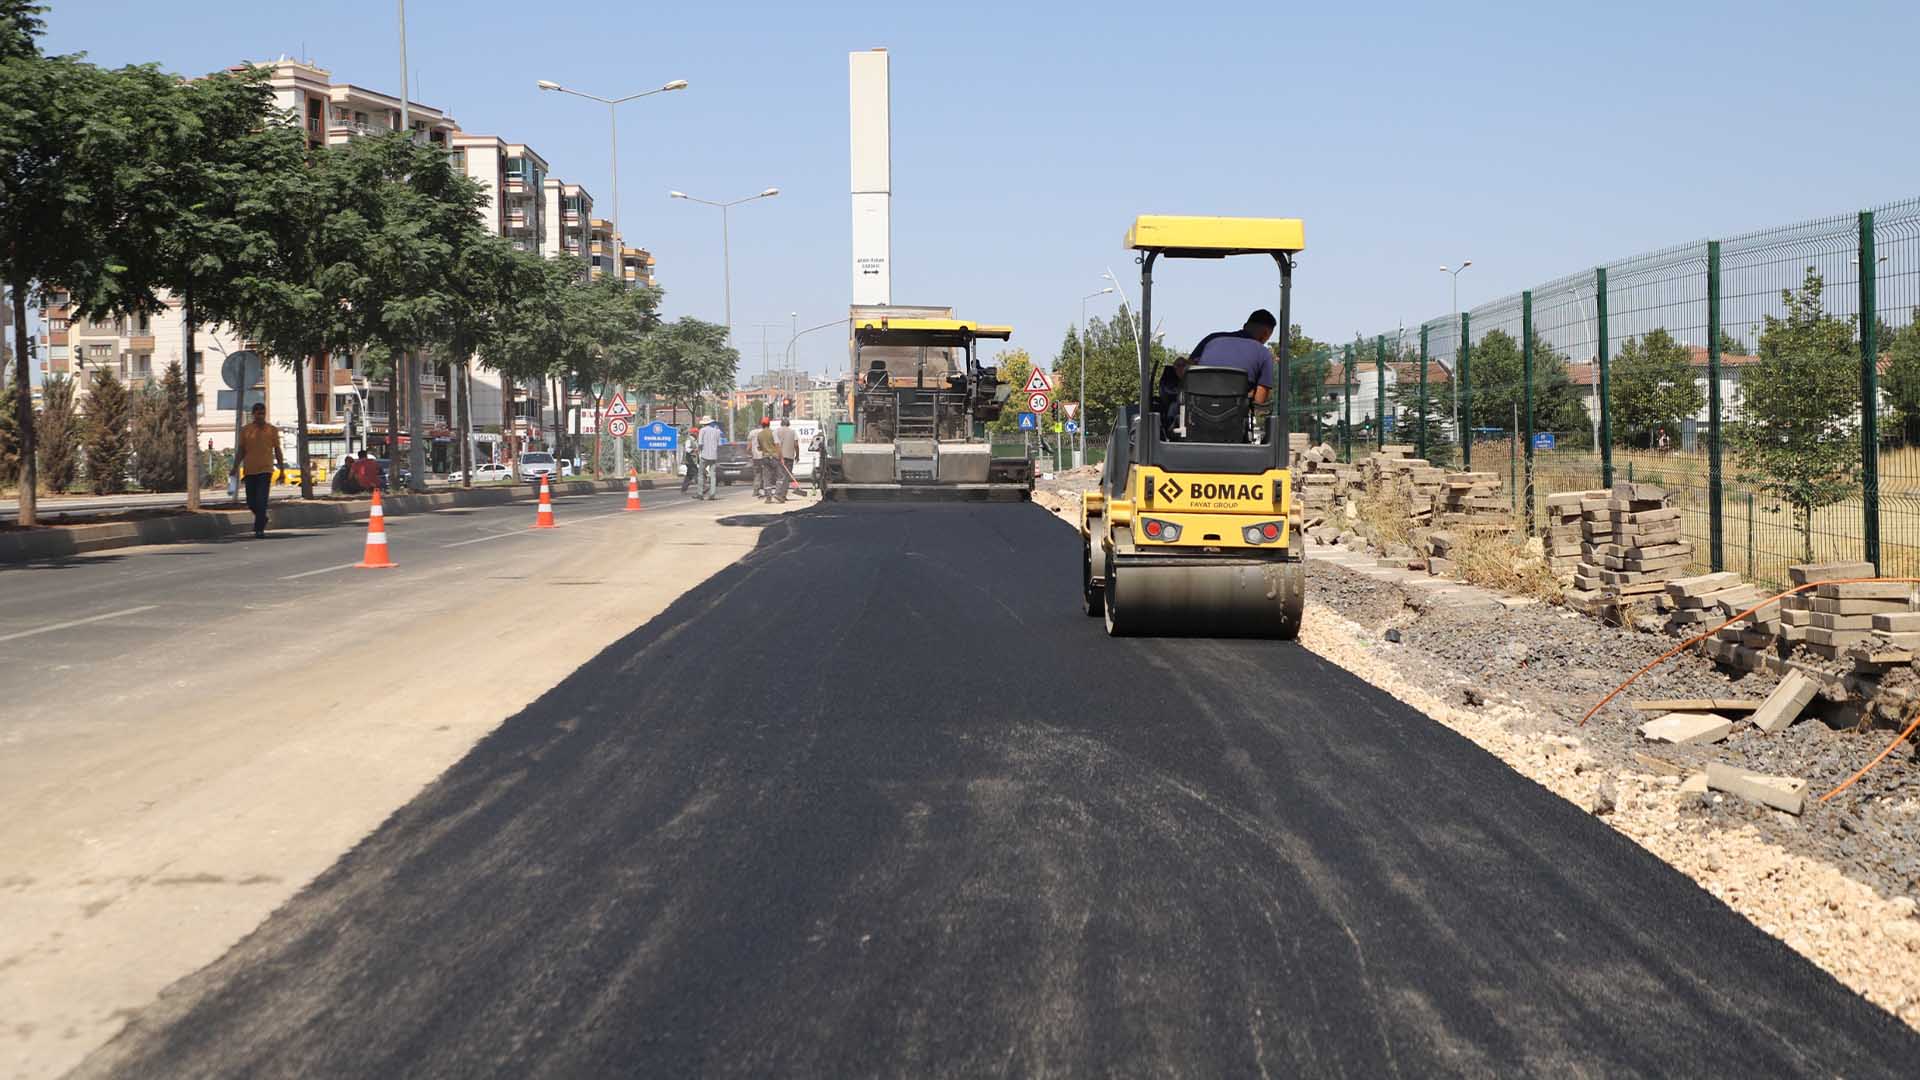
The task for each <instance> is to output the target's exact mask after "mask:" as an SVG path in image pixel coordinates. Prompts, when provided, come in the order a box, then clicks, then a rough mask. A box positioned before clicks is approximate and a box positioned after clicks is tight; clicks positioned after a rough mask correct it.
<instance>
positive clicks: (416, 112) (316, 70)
mask: <svg viewBox="0 0 1920 1080" xmlns="http://www.w3.org/2000/svg"><path fill="white" fill-rule="evenodd" d="M255 66H258V67H264V68H267V69H269V70H270V71H271V72H272V74H271V75H270V76H269V77H268V80H267V81H268V83H269V85H271V86H272V87H273V97H274V100H275V101H276V102H277V103H279V105H280V107H281V108H283V109H285V110H287V112H288V113H289V114H290V115H292V116H293V117H294V119H295V120H296V121H297V122H298V123H299V124H300V126H301V127H302V128H303V129H304V130H305V131H306V133H307V142H308V144H309V145H312V146H338V145H340V144H342V143H345V142H348V141H350V140H352V139H354V138H356V137H358V136H361V135H384V134H387V133H388V132H393V131H398V130H400V99H399V98H397V97H394V96H392V95H390V94H383V93H380V92H379V91H377V90H368V89H367V88H365V87H363V86H355V85H353V84H352V83H336V82H334V81H333V73H332V72H330V71H328V70H327V69H326V68H323V67H319V66H317V65H315V64H313V63H311V62H309V61H300V60H290V59H288V58H287V57H284V56H282V57H281V58H280V59H278V60H270V61H266V62H264V63H261V64H258V65H255ZM407 125H408V126H409V127H410V128H412V129H413V137H414V141H416V142H422V143H429V144H432V145H435V146H445V145H447V144H448V142H449V140H450V139H451V138H452V137H453V134H454V132H456V131H458V130H459V129H460V125H459V124H457V123H455V122H454V120H453V117H451V116H448V115H447V114H446V113H445V112H444V111H443V110H440V109H437V108H434V107H433V106H431V105H422V104H419V103H418V102H414V101H409V102H407Z"/></svg>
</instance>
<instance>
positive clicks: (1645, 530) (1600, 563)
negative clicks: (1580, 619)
mask: <svg viewBox="0 0 1920 1080" xmlns="http://www.w3.org/2000/svg"><path fill="white" fill-rule="evenodd" d="M1568 494H1577V495H1578V496H1580V507H1581V522H1580V524H1581V539H1582V543H1581V553H1582V556H1583V558H1582V560H1581V562H1580V563H1579V564H1578V565H1577V566H1576V567H1575V568H1574V578H1573V589H1572V590H1571V591H1569V592H1568V593H1567V594H1566V595H1567V606H1568V607H1571V608H1573V609H1574V610H1576V611H1580V612H1583V613H1585V614H1588V615H1592V616H1595V617H1597V618H1600V619H1604V620H1606V621H1608V622H1612V623H1615V624H1618V625H1626V624H1627V623H1628V622H1629V621H1630V620H1631V617H1632V616H1633V615H1634V614H1635V613H1638V612H1641V611H1645V612H1647V613H1651V612H1654V611H1665V610H1668V609H1670V608H1672V607H1674V606H1675V605H1674V601H1673V598H1672V597H1670V596H1669V595H1668V593H1667V582H1668V581H1669V580H1670V579H1673V578H1676V577H1679V576H1681V575H1682V573H1683V571H1684V570H1685V569H1686V567H1687V566H1688V564H1690V563H1691V562H1692V561H1693V545H1692V544H1690V543H1689V542H1688V541H1687V540H1686V538H1685V536H1684V535H1683V534H1682V532H1681V528H1680V511H1679V510H1678V509H1677V508H1675V507H1670V506H1668V505H1667V493H1666V491H1665V490H1664V489H1662V488H1659V487H1656V486H1655V485H1653V484H1635V483H1619V484H1615V485H1613V488H1612V489H1611V490H1610V491H1607V492H1605V493H1601V492H1573V493H1568ZM1549 498H1550V499H1551V498H1554V497H1553V496H1550V497H1549ZM1563 505H1564V504H1563Z"/></svg>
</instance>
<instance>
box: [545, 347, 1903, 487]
mask: <svg viewBox="0 0 1920 1080" xmlns="http://www.w3.org/2000/svg"><path fill="white" fill-rule="evenodd" d="M579 384H580V373H579V372H577V371H569V372H567V385H568V386H570V387H571V386H578V385H579ZM568 397H569V401H571V397H572V394H571V392H569V394H568ZM581 404H583V405H584V404H586V401H585V399H584V398H583V399H582V400H581ZM585 411H586V410H584V409H575V410H573V456H574V457H579V456H580V414H581V413H582V412H585ZM1915 441H1920V440H1915ZM593 464H594V466H595V467H596V468H598V467H599V465H600V462H599V461H597V460H596V461H595V462H594V463H593ZM594 475H596V476H598V475H599V474H598V473H595V474H594Z"/></svg>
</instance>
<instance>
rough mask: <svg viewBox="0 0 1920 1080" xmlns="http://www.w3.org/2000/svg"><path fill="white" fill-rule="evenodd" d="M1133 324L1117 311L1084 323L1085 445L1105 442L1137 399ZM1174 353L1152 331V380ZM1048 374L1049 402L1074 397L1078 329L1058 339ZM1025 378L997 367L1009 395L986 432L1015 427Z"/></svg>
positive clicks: (1076, 391) (1077, 376)
mask: <svg viewBox="0 0 1920 1080" xmlns="http://www.w3.org/2000/svg"><path fill="white" fill-rule="evenodd" d="M1138 326H1139V324H1138V323H1136V322H1132V321H1131V316H1130V315H1127V314H1122V313H1119V312H1116V313H1114V314H1113V315H1111V316H1109V317H1108V318H1105V319H1102V318H1100V317H1098V316H1095V317H1093V318H1091V319H1089V320H1088V321H1087V332H1086V346H1087V412H1086V416H1084V417H1082V418H1081V419H1082V422H1083V423H1085V424H1086V426H1087V441H1088V442H1089V443H1097V442H1102V441H1105V439H1106V438H1107V436H1108V434H1109V433H1110V432H1112V430H1113V423H1114V418H1115V417H1118V416H1121V415H1124V413H1125V410H1126V409H1127V407H1128V406H1132V405H1137V404H1139V402H1140V348H1139V346H1138V345H1136V344H1135V343H1134V342H1135V338H1134V333H1135V331H1136V330H1137V329H1138ZM1001 355H1002V356H1006V355H1010V354H1008V353H1003V354H1001ZM1020 355H1022V356H1025V355H1026V353H1025V352H1021V353H1020ZM1174 355H1175V354H1174V351H1173V350H1172V349H1170V348H1168V347H1167V344H1166V341H1165V339H1163V338H1161V337H1159V336H1157V335H1156V336H1155V337H1154V339H1153V343H1152V357H1153V364H1154V375H1155V377H1156V378H1158V374H1159V369H1160V368H1162V367H1165V366H1166V365H1168V364H1171V363H1173V359H1174ZM1029 370H1030V368H1029ZM1051 372H1052V377H1053V390H1054V400H1055V401H1076V400H1078V399H1079V394H1080V334H1079V333H1078V329H1077V328H1074V327H1069V328H1068V330H1067V333H1066V336H1065V337H1064V338H1062V340H1061V342H1060V351H1059V352H1057V353H1055V354H1054V360H1053V364H1052V365H1051ZM1016 379H1017V381H1016ZM1026 380H1027V372H1026V371H1021V372H1019V373H1018V375H1017V376H1016V375H1015V373H1013V372H1012V371H1011V370H1010V369H1008V368H1005V367H1003V368H1001V370H1000V381H1001V382H1003V383H1008V384H1010V385H1012V386H1013V390H1014V394H1013V398H1012V399H1010V400H1009V401H1008V406H1009V407H1008V409H1007V410H1006V411H1005V412H1003V413H1001V415H1000V417H999V418H998V419H996V420H995V421H994V422H993V423H992V424H991V425H990V428H991V430H993V431H996V432H1001V433H1006V432H1018V431H1019V430H1020V418H1019V413H1020V412H1021V411H1022V409H1024V407H1025V402H1023V401H1021V400H1020V398H1021V397H1022V395H1021V393H1020V390H1021V388H1022V387H1024V386H1025V385H1026Z"/></svg>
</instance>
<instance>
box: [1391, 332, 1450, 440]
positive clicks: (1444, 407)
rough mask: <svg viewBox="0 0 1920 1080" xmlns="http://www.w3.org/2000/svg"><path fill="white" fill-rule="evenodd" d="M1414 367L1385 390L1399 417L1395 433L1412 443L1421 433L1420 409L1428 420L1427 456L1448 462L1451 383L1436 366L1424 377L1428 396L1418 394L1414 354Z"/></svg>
mask: <svg viewBox="0 0 1920 1080" xmlns="http://www.w3.org/2000/svg"><path fill="white" fill-rule="evenodd" d="M1413 363H1414V365H1415V366H1414V367H1413V368H1412V369H1411V370H1412V374H1411V376H1410V377H1407V378H1403V379H1400V380H1398V381H1397V382H1395V383H1394V385H1393V387H1392V389H1390V390H1388V391H1387V400H1388V401H1390V402H1392V403H1393V408H1394V412H1395V414H1396V416H1397V417H1398V419H1397V420H1396V421H1395V425H1396V426H1395V429H1394V435H1395V437H1396V438H1398V439H1399V440H1400V441H1402V442H1404V443H1406V444H1408V445H1409V446H1411V445H1415V443H1416V442H1417V440H1418V439H1419V434H1420V417H1421V413H1422V412H1424V413H1425V414H1426V420H1427V460H1428V461H1431V462H1433V463H1434V464H1435V465H1450V464H1452V463H1453V460H1454V450H1455V447H1454V444H1453V439H1452V438H1451V437H1450V436H1449V434H1448V432H1447V418H1448V415H1449V409H1450V408H1451V403H1452V401H1453V385H1452V383H1451V382H1449V381H1448V380H1447V378H1446V377H1445V376H1444V375H1440V374H1439V373H1438V371H1437V370H1436V372H1435V373H1433V374H1430V375H1429V376H1428V378H1427V396H1426V399H1425V400H1424V401H1423V400H1422V399H1421V397H1420V369H1419V367H1418V365H1419V363H1420V360H1419V357H1418V356H1417V355H1416V356H1415V357H1414V361H1413Z"/></svg>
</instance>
